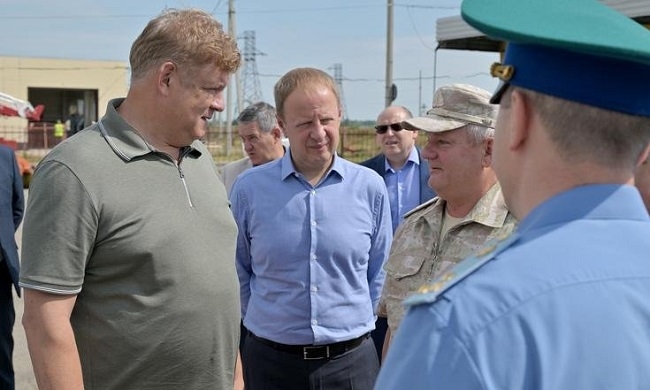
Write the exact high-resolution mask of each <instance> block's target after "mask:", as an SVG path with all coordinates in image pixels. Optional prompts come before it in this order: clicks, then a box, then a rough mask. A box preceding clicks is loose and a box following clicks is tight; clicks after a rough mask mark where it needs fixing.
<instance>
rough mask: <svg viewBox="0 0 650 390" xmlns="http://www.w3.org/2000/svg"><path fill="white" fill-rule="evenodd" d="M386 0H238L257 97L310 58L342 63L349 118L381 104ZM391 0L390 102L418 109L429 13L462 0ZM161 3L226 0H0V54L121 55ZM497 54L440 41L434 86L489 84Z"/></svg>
mask: <svg viewBox="0 0 650 390" xmlns="http://www.w3.org/2000/svg"><path fill="white" fill-rule="evenodd" d="M386 3H387V1H386V0H329V1H309V0H274V1H271V0H264V1H263V0H248V1H245V0H236V1H235V11H236V27H237V35H238V37H241V36H243V33H244V31H254V32H255V35H256V41H257V50H258V51H259V52H261V53H264V54H265V55H260V56H257V57H256V65H257V71H258V73H259V80H260V85H261V94H262V97H263V99H264V100H266V101H268V102H270V103H272V104H273V93H272V91H273V85H274V84H275V82H276V81H277V80H278V78H279V77H280V76H281V75H282V74H283V73H285V72H286V71H288V70H290V69H292V68H295V67H299V66H313V67H317V68H320V69H323V70H325V71H327V72H329V73H331V74H333V66H334V65H335V64H341V69H342V75H343V96H344V100H345V107H346V110H347V118H349V119H353V120H366V119H371V120H374V119H375V118H376V116H377V114H378V113H379V111H381V110H382V108H383V107H384V89H385V82H384V78H385V72H386V14H387V11H386ZM394 4H395V8H394V38H393V41H394V43H393V53H394V57H393V78H394V82H395V84H396V85H397V87H398V95H397V99H396V101H395V102H394V104H401V105H404V106H406V107H408V108H409V109H411V110H412V111H413V112H414V114H417V113H418V112H419V111H420V105H426V106H430V104H431V100H432V96H433V88H434V79H433V76H434V52H435V51H434V49H435V47H436V36H435V24H436V19H438V18H440V17H446V16H453V15H459V13H460V8H459V7H460V0H435V1H433V0H428V1H427V0H404V1H400V0H395V3H394ZM165 7H175V8H183V7H196V8H201V9H204V10H206V11H208V12H210V13H213V14H214V15H215V17H216V18H217V19H219V20H220V21H221V22H222V23H223V24H224V26H227V24H228V19H227V11H228V0H213V1H207V0H205V1H202V0H186V1H150V0H131V1H124V0H66V1H51V0H0V37H1V39H0V55H3V56H29V57H53V58H72V59H93V60H117V61H123V62H125V63H126V64H127V65H128V53H129V49H130V46H131V43H132V42H133V40H134V39H135V38H136V36H137V35H138V34H139V33H140V31H141V30H142V28H143V27H144V26H145V24H146V23H147V21H148V20H149V19H151V18H152V17H154V16H155V15H157V14H158V13H160V11H161V10H162V9H164V8H165ZM239 42H240V48H241V49H242V50H243V40H240V41H239ZM496 60H498V56H497V54H494V53H479V52H462V51H452V50H439V51H438V54H437V66H436V75H437V79H436V86H438V87H439V86H441V85H444V84H449V83H469V84H475V85H478V86H480V87H482V88H485V89H487V90H489V91H492V90H493V89H494V88H495V87H496V85H497V82H496V81H495V80H494V79H492V78H491V77H490V76H489V75H488V74H487V71H488V69H489V66H490V64H491V63H492V62H494V61H496ZM242 69H243V68H242ZM0 71H2V69H0ZM1 88H2V86H1V85H0V89H1Z"/></svg>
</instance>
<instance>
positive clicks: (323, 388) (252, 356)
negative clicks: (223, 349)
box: [242, 334, 379, 390]
mask: <svg viewBox="0 0 650 390" xmlns="http://www.w3.org/2000/svg"><path fill="white" fill-rule="evenodd" d="M242 360H243V361H244V382H245V383H246V389H247V390H353V389H354V390H372V388H373V387H374V385H375V379H376V378H377V374H378V372H379V360H378V359H377V352H376V351H375V345H374V343H373V342H372V339H371V338H366V339H365V340H364V341H363V342H362V343H361V345H359V346H358V347H356V348H354V349H352V350H350V351H347V352H345V353H343V354H341V355H339V356H336V357H334V358H330V359H321V360H303V358H302V356H300V355H296V354H293V353H288V352H284V351H279V350H277V349H275V348H273V347H271V346H269V345H266V344H264V343H262V342H260V341H258V340H256V339H254V338H253V337H251V336H250V334H248V335H247V336H246V339H245V341H244V354H243V356H242Z"/></svg>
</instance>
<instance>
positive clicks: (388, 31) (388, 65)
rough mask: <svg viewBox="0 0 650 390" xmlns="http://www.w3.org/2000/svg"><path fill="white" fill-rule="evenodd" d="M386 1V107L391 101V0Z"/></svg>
mask: <svg viewBox="0 0 650 390" xmlns="http://www.w3.org/2000/svg"><path fill="white" fill-rule="evenodd" d="M387 1H388V12H387V13H388V16H387V21H386V107H388V106H390V104H391V103H392V102H393V0H387Z"/></svg>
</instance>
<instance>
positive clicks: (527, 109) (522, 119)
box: [508, 89, 532, 150]
mask: <svg viewBox="0 0 650 390" xmlns="http://www.w3.org/2000/svg"><path fill="white" fill-rule="evenodd" d="M509 109H510V110H511V112H510V133H509V135H510V139H509V140H508V148H509V149H510V150H518V149H520V148H521V147H523V146H524V145H525V144H526V141H527V140H528V137H529V136H530V134H529V131H530V122H531V119H532V111H531V106H530V102H529V101H528V99H527V98H526V95H524V94H523V93H521V91H518V90H516V89H515V90H514V91H512V94H511V96H510V108H509Z"/></svg>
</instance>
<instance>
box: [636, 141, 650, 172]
mask: <svg viewBox="0 0 650 390" xmlns="http://www.w3.org/2000/svg"><path fill="white" fill-rule="evenodd" d="M648 156H650V144H648V145H646V147H645V149H643V152H642V153H641V155H640V156H639V159H638V160H637V162H636V167H637V168H638V167H639V166H640V165H641V164H648V163H650V161H648Z"/></svg>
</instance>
